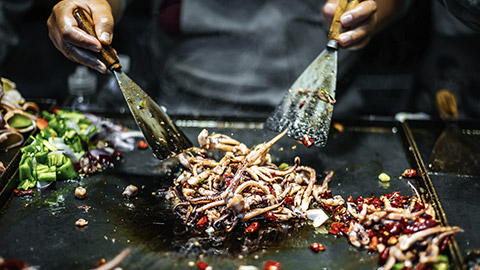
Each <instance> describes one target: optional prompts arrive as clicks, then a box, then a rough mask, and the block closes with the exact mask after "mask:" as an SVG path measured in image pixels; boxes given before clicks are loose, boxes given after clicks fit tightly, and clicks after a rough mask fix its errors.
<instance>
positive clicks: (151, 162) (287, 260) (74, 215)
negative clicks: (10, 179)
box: [0, 124, 456, 269]
mask: <svg viewBox="0 0 480 270" xmlns="http://www.w3.org/2000/svg"><path fill="white" fill-rule="evenodd" d="M182 129H183V130H184V131H185V133H186V134H187V136H188V137H190V138H191V139H192V141H194V142H196V139H195V138H196V135H197V134H198V133H199V132H200V130H201V128H198V127H188V128H182ZM209 130H210V131H216V132H221V133H224V134H227V135H231V136H232V137H234V138H237V139H239V140H240V141H242V142H244V143H245V144H246V145H247V146H249V147H251V146H252V145H253V144H257V143H260V142H263V141H265V140H268V139H270V138H272V137H273V136H274V135H275V133H273V132H269V131H265V130H259V129H253V128H238V129H237V128H227V129H219V128H209ZM395 130H396V128H395V127H394V124H393V125H392V124H391V125H383V124H382V125H379V126H377V125H375V124H368V125H358V126H357V125H346V129H345V131H344V132H342V133H340V132H338V131H335V130H332V131H331V134H330V137H329V141H328V144H327V147H326V148H313V147H312V148H310V149H307V148H306V147H304V146H303V145H301V144H298V143H297V142H295V141H293V140H291V139H289V138H283V139H282V140H281V141H280V142H279V143H278V144H276V145H275V146H274V148H273V149H272V151H271V154H272V156H273V158H274V160H275V162H278V164H280V163H281V162H287V163H292V162H293V159H294V157H295V156H296V155H298V156H299V157H300V158H301V163H302V164H304V165H308V166H312V167H313V168H315V169H316V170H317V171H318V172H321V171H323V170H334V171H335V175H334V177H333V180H332V182H331V184H330V189H331V190H332V192H333V194H340V195H342V196H343V197H344V199H346V198H347V197H348V196H350V195H351V196H353V197H354V198H355V197H356V196H359V195H362V196H371V195H372V194H373V195H377V196H378V195H382V194H383V193H387V192H388V193H391V192H393V191H400V192H401V194H404V195H411V191H410V189H409V187H408V186H407V183H406V181H405V180H399V176H400V175H401V173H402V172H403V171H404V170H405V169H406V168H412V167H413V168H414V167H415V166H416V165H415V164H411V163H409V158H408V157H407V152H408V151H406V149H408V146H407V145H405V143H404V141H405V140H404V139H403V138H402V136H403V135H402V134H403V133H402V132H393V131H395ZM195 144H196V143H195ZM292 147H294V148H295V147H296V149H295V150H293V149H292ZM165 168H169V166H166V165H165V164H162V163H160V162H159V161H157V160H155V159H154V157H153V155H152V153H151V152H150V151H149V150H146V151H139V150H135V151H134V152H131V153H125V154H124V163H119V164H116V167H115V169H113V170H109V171H107V172H104V173H100V174H96V175H93V176H91V177H88V178H85V179H83V180H82V181H81V183H82V185H83V186H84V187H86V188H87V198H86V199H85V200H82V201H79V200H77V199H75V198H74V194H73V193H74V192H73V191H74V188H75V187H76V186H77V185H78V183H77V182H58V183H57V184H56V187H55V189H53V190H51V191H46V192H42V193H41V194H40V192H36V194H35V197H34V198H33V199H30V200H28V199H21V198H17V197H14V198H12V199H11V200H10V201H9V202H8V204H7V205H6V206H5V208H4V209H3V211H2V212H1V214H0V247H1V248H0V256H3V257H4V258H16V259H20V260H24V261H26V262H28V263H29V264H30V265H39V266H41V269H60V268H62V269H89V268H92V267H93V266H94V265H95V263H96V262H97V261H98V260H100V259H101V258H103V257H105V258H106V259H107V260H109V259H111V258H112V257H114V256H115V255H116V254H117V253H119V252H120V251H121V250H123V249H124V248H125V247H130V248H132V255H131V256H129V257H127V258H126V260H125V261H124V262H123V263H122V265H121V266H122V267H124V269H170V268H184V269H192V268H191V267H189V266H188V262H189V261H195V260H196V257H195V256H194V255H195V247H194V246H192V249H191V250H193V252H191V253H190V254H193V255H190V256H185V255H183V254H184V252H183V251H184V249H182V247H185V246H186V245H187V243H195V241H197V240H198V241H199V242H201V243H202V244H201V245H203V243H204V242H202V239H205V237H204V235H196V234H194V233H192V232H189V231H186V230H185V229H184V226H183V225H182V224H181V223H180V222H179V220H178V219H177V218H176V216H174V215H173V214H172V211H171V206H170V205H169V204H168V203H166V202H164V200H163V198H162V197H159V196H157V195H155V192H156V191H157V189H158V188H159V187H162V186H165V185H169V184H170V183H171V176H169V174H168V173H166V172H165ZM382 172H385V173H387V174H389V175H390V176H391V177H392V180H391V182H390V187H387V188H386V187H384V186H382V185H380V182H379V181H378V179H377V177H378V175H379V174H380V173H382ZM128 184H135V185H137V186H138V187H142V185H144V187H143V188H142V189H141V191H140V193H139V195H138V196H137V197H136V198H134V199H130V200H125V199H124V198H122V196H121V193H122V191H123V189H124V187H125V186H126V185H128ZM60 196H63V200H60V202H59V203H57V204H55V203H53V202H57V201H59V200H58V197H60ZM49 201H51V202H52V203H48V202H49ZM83 204H86V205H88V206H91V207H92V208H91V209H90V211H89V212H88V213H85V212H83V211H82V210H81V209H79V208H78V207H80V206H81V205H83ZM78 218H85V219H87V220H88V221H89V225H88V226H87V227H85V228H77V227H75V225H74V222H75V221H76V220H77V219H78ZM300 223H301V222H300ZM451 224H452V225H456V224H455V223H454V222H451ZM294 227H295V228H293V229H288V230H286V229H284V228H283V226H274V227H272V229H271V230H270V233H268V234H267V236H268V237H267V238H268V239H262V240H258V239H255V238H251V239H246V240H245V239H243V240H241V241H239V240H236V239H235V237H227V238H226V239H225V240H224V241H223V242H221V243H222V247H223V248H225V247H227V248H228V249H227V252H226V254H223V255H206V257H203V258H202V260H204V261H206V262H208V263H209V264H210V265H212V266H213V267H214V269H237V268H238V266H239V265H241V264H251V265H255V266H257V267H259V268H263V266H264V264H265V262H266V261H267V260H276V261H279V262H281V263H282V269H298V268H299V266H301V269H319V268H324V269H375V268H376V267H377V256H376V254H369V253H368V252H366V251H364V250H358V249H356V248H354V247H352V246H351V245H349V244H348V243H347V240H346V239H345V238H343V237H341V238H336V237H334V236H332V235H322V234H318V233H316V232H315V231H314V229H313V228H312V227H311V226H309V225H304V226H294ZM313 242H321V243H323V244H325V245H326V247H327V249H326V251H324V252H322V253H320V254H315V253H312V252H311V251H310V250H309V249H308V245H309V244H311V243H313ZM242 245H248V246H256V247H257V248H255V249H254V250H255V251H253V252H251V253H245V252H242ZM202 248H205V249H207V250H208V249H210V251H213V250H214V249H213V247H209V246H208V245H207V244H205V246H202ZM241 254H242V255H244V256H243V258H239V257H238V256H239V255H241Z"/></svg>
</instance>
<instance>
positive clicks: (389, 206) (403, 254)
mask: <svg viewBox="0 0 480 270" xmlns="http://www.w3.org/2000/svg"><path fill="white" fill-rule="evenodd" d="M325 210H327V211H328V212H329V213H330V214H331V216H332V219H333V220H334V222H333V223H332V224H331V226H330V230H329V233H330V234H334V235H338V236H341V235H343V236H346V237H347V238H348V240H349V242H350V243H351V244H352V245H353V246H356V247H359V248H360V247H363V248H366V249H367V250H368V251H372V252H378V253H379V256H378V258H379V264H380V265H383V268H382V269H384V270H387V269H434V268H435V269H447V268H448V257H447V256H445V255H442V254H441V252H443V251H444V250H445V249H446V247H447V244H448V240H449V236H451V235H454V234H455V233H457V232H460V231H462V230H461V229H460V228H458V227H444V226H441V225H440V223H439V221H437V220H436V219H435V211H434V209H433V207H432V206H431V205H430V204H428V203H423V202H422V201H421V200H420V198H419V196H418V195H417V194H416V191H415V194H414V195H413V196H402V195H400V193H399V192H393V193H391V194H384V195H383V196H380V197H375V196H373V197H368V198H364V197H361V196H360V197H357V198H356V199H354V198H353V197H351V196H350V197H349V198H348V199H347V203H346V207H345V206H343V205H340V206H337V207H335V208H331V207H325ZM310 248H311V249H312V250H314V249H313V248H312V247H310ZM442 267H447V268H442Z"/></svg>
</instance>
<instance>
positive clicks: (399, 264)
mask: <svg viewBox="0 0 480 270" xmlns="http://www.w3.org/2000/svg"><path fill="white" fill-rule="evenodd" d="M403 267H405V264H404V263H402V262H400V263H396V264H395V265H393V267H392V269H393V270H398V269H402V268H403Z"/></svg>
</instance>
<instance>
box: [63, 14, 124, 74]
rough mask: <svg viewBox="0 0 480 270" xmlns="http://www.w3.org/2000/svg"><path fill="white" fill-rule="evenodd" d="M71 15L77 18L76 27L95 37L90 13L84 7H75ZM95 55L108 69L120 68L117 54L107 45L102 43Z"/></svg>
mask: <svg viewBox="0 0 480 270" xmlns="http://www.w3.org/2000/svg"><path fill="white" fill-rule="evenodd" d="M73 17H75V20H77V23H78V27H79V28H80V29H82V30H83V31H85V32H86V33H87V34H89V35H91V36H93V37H95V38H97V34H96V33H95V27H94V25H93V20H92V17H90V15H89V14H88V13H87V12H86V11H85V10H84V9H82V8H76V9H75V10H74V11H73ZM97 57H98V59H100V61H102V62H103V63H104V64H105V65H106V66H107V68H108V69H111V70H117V69H121V68H122V65H120V60H119V59H118V57H117V54H116V53H115V51H114V50H113V48H112V47H111V46H109V45H102V49H101V50H100V52H98V53H97Z"/></svg>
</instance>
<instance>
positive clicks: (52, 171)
mask: <svg viewBox="0 0 480 270" xmlns="http://www.w3.org/2000/svg"><path fill="white" fill-rule="evenodd" d="M35 174H36V178H37V180H38V181H42V182H52V181H56V180H57V172H56V167H55V166H51V167H49V166H47V165H44V164H37V167H36V168H35Z"/></svg>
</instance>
